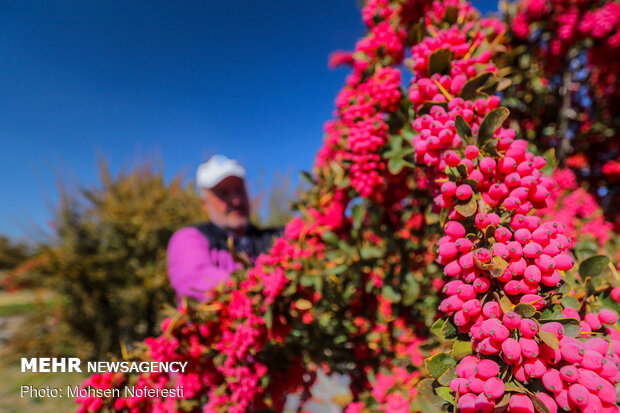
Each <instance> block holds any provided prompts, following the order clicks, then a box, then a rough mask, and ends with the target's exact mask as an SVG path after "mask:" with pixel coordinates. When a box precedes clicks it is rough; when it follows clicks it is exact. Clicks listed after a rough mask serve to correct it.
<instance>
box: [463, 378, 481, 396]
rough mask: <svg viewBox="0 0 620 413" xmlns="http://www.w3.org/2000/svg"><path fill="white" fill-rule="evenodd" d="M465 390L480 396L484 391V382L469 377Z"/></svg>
mask: <svg viewBox="0 0 620 413" xmlns="http://www.w3.org/2000/svg"><path fill="white" fill-rule="evenodd" d="M467 388H468V389H469V391H471V392H472V393H476V394H480V393H482V392H483V391H484V380H482V379H480V378H479V377H477V376H471V377H470V378H469V379H467Z"/></svg>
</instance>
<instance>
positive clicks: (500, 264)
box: [490, 257, 508, 278]
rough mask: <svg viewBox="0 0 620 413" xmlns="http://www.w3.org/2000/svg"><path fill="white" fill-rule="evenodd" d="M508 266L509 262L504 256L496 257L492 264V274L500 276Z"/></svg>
mask: <svg viewBox="0 0 620 413" xmlns="http://www.w3.org/2000/svg"><path fill="white" fill-rule="evenodd" d="M506 268H508V263H507V262H506V260H504V259H503V258H502V257H494V258H493V261H492V264H491V271H490V273H491V276H492V277H495V278H496V277H500V276H501V275H502V274H504V271H505V270H506Z"/></svg>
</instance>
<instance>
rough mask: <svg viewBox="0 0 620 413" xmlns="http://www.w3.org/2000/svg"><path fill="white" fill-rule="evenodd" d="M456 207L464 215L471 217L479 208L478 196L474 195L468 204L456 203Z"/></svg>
mask: <svg viewBox="0 0 620 413" xmlns="http://www.w3.org/2000/svg"><path fill="white" fill-rule="evenodd" d="M454 209H456V210H457V212H458V213H459V214H461V215H463V216H464V217H471V216H473V215H474V214H475V213H476V211H477V210H478V203H477V202H476V198H475V197H474V196H472V197H471V198H469V201H468V202H467V203H466V204H458V205H455V207H454Z"/></svg>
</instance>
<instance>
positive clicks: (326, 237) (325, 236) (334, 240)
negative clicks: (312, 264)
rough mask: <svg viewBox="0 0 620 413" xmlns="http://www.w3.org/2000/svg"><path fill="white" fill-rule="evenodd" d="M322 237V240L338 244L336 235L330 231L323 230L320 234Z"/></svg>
mask: <svg viewBox="0 0 620 413" xmlns="http://www.w3.org/2000/svg"><path fill="white" fill-rule="evenodd" d="M322 238H323V241H325V242H326V243H328V244H331V245H338V241H340V239H339V238H338V236H337V235H336V234H334V233H333V232H331V231H325V232H324V233H323V235H322Z"/></svg>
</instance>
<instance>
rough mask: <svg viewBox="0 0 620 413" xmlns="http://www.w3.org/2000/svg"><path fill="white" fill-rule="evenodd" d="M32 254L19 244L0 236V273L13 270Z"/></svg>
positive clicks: (28, 249) (23, 245) (25, 246)
mask: <svg viewBox="0 0 620 413" xmlns="http://www.w3.org/2000/svg"><path fill="white" fill-rule="evenodd" d="M30 254H32V251H31V250H30V248H29V247H28V246H27V245H26V244H24V243H21V242H15V241H13V240H11V238H9V237H7V236H4V235H0V271H1V270H8V269H11V268H14V267H15V266H16V265H18V264H20V263H22V262H23V261H24V260H26V258H28V257H29V256H30Z"/></svg>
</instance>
